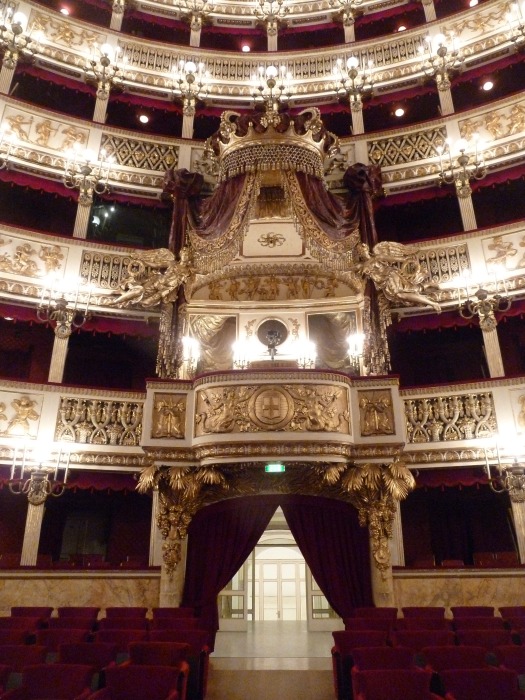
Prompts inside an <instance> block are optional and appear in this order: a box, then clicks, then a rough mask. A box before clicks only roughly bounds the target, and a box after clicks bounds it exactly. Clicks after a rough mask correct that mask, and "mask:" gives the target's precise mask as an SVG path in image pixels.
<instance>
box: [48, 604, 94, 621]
mask: <svg viewBox="0 0 525 700" xmlns="http://www.w3.org/2000/svg"><path fill="white" fill-rule="evenodd" d="M57 612H58V617H90V618H91V619H92V620H96V619H97V617H98V614H99V612H100V608H95V607H91V606H82V605H81V606H78V605H75V606H73V605H68V606H67V607H63V608H57Z"/></svg>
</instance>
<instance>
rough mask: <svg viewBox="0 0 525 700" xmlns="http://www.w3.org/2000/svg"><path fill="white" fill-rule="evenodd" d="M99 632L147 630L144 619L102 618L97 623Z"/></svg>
mask: <svg viewBox="0 0 525 700" xmlns="http://www.w3.org/2000/svg"><path fill="white" fill-rule="evenodd" d="M98 628H99V629H101V630H147V629H148V620H146V618H145V617H103V618H102V619H101V620H99V621H98Z"/></svg>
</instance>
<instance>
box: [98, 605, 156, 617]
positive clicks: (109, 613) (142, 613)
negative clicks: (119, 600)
mask: <svg viewBox="0 0 525 700" xmlns="http://www.w3.org/2000/svg"><path fill="white" fill-rule="evenodd" d="M147 612H148V608H139V607H128V608H126V607H110V608H106V617H107V618H108V619H112V618H114V617H117V618H119V619H122V618H123V617H133V618H136V617H139V618H144V617H146V613H147Z"/></svg>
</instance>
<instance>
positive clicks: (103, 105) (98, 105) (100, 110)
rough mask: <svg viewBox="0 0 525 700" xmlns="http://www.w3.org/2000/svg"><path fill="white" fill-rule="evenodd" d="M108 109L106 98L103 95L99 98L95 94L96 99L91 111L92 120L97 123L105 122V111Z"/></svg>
mask: <svg viewBox="0 0 525 700" xmlns="http://www.w3.org/2000/svg"><path fill="white" fill-rule="evenodd" d="M107 109H108V98H107V97H105V98H103V99H101V98H100V97H99V96H98V95H97V101H96V102H95V109H94V111H93V121H94V122H98V123H99V124H104V123H105V122H106V112H107Z"/></svg>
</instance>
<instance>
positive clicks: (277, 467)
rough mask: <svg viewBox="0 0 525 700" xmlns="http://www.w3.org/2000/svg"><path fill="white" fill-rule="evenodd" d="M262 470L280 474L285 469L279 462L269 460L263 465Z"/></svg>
mask: <svg viewBox="0 0 525 700" xmlns="http://www.w3.org/2000/svg"><path fill="white" fill-rule="evenodd" d="M264 471H265V472H267V473H268V474H282V472H285V471H286V467H285V466H284V464H282V463H281V462H271V463H270V464H267V465H266V466H265V467H264Z"/></svg>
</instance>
